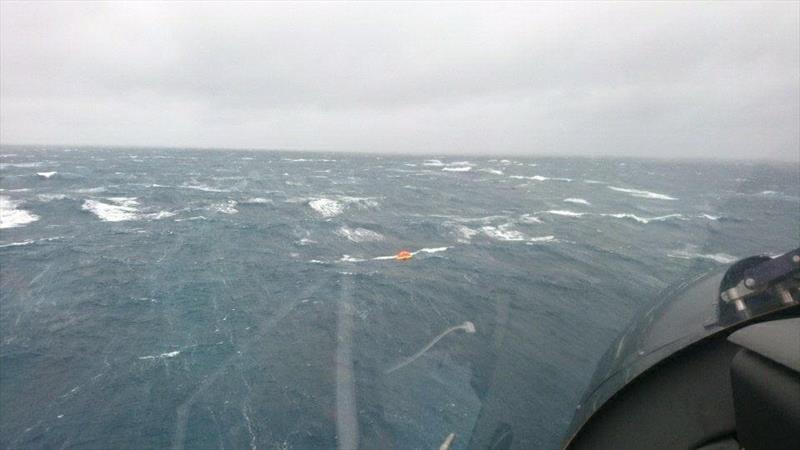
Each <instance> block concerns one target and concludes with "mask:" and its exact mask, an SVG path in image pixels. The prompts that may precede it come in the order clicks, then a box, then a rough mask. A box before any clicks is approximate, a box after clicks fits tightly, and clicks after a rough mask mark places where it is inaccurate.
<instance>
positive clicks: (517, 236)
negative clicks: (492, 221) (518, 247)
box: [481, 223, 525, 241]
mask: <svg viewBox="0 0 800 450" xmlns="http://www.w3.org/2000/svg"><path fill="white" fill-rule="evenodd" d="M481 231H482V232H483V234H485V235H487V236H489V237H490V238H492V239H497V240H500V241H524V240H525V235H524V234H522V233H521V232H519V231H517V230H514V229H512V225H511V224H510V223H506V224H502V225H499V226H496V227H494V226H485V227H481Z"/></svg>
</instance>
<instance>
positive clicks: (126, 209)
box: [81, 200, 139, 222]
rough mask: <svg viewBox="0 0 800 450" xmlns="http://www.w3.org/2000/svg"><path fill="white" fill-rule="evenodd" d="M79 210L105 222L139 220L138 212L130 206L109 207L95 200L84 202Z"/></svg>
mask: <svg viewBox="0 0 800 450" xmlns="http://www.w3.org/2000/svg"><path fill="white" fill-rule="evenodd" d="M81 209H83V210H84V211H89V212H91V213H92V214H94V215H95V216H97V217H98V218H100V220H103V221H106V222H122V221H126V220H136V219H138V218H139V215H138V211H137V210H136V208H134V207H132V206H125V205H119V204H117V205H110V204H108V203H103V202H100V201H97V200H86V201H84V202H83V205H82V206H81Z"/></svg>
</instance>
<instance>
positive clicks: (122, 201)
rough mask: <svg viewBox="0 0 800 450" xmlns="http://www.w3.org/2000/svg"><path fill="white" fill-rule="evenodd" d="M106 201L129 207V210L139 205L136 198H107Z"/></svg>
mask: <svg viewBox="0 0 800 450" xmlns="http://www.w3.org/2000/svg"><path fill="white" fill-rule="evenodd" d="M106 200H108V201H110V202H112V203H115V204H117V205H120V206H127V207H129V208H133V207H135V206H138V205H139V201H138V200H137V199H136V197H106Z"/></svg>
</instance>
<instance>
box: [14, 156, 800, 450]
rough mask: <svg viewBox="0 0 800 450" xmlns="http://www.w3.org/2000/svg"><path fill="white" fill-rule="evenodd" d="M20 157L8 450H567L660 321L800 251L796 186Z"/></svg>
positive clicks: (699, 178) (572, 165) (666, 164)
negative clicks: (682, 292) (586, 393)
mask: <svg viewBox="0 0 800 450" xmlns="http://www.w3.org/2000/svg"><path fill="white" fill-rule="evenodd" d="M0 153H1V154H2V158H0V188H1V189H2V192H0V213H1V214H0V227H1V228H0V448H5V449H36V448H68V449H69V448H74V449H148V448H159V449H162V448H175V449H181V448H184V449H206V448H208V449H212V448H213V449H234V448H237V449H238V448H249V449H301V450H306V449H334V448H353V447H355V446H358V447H359V448H362V449H432V448H438V446H439V445H440V444H441V443H442V442H443V441H444V440H445V438H446V437H447V436H448V435H449V434H450V433H455V436H456V437H455V441H454V443H453V447H452V448H453V449H465V448H476V449H477V448H485V447H486V446H487V445H488V443H489V442H491V440H492V439H497V437H498V433H500V434H503V433H506V434H509V433H510V434H511V435H513V448H518V449H555V448H558V447H559V445H560V444H561V442H562V439H563V438H564V433H565V432H566V429H567V426H568V424H569V422H570V420H571V418H572V414H573V412H574V410H575V407H576V405H577V403H578V401H579V398H580V397H581V395H582V393H583V390H584V389H585V388H586V387H587V384H588V383H589V380H590V378H591V376H592V372H593V369H594V367H595V364H596V363H597V361H598V360H599V358H600V357H601V356H602V354H603V352H604V351H605V350H606V347H607V346H608V345H609V344H610V343H611V342H612V340H613V339H614V338H615V336H616V335H617V333H619V332H620V331H621V330H622V329H623V328H624V327H625V326H626V325H627V322H628V320H629V319H631V317H632V316H633V315H634V313H635V312H636V311H637V310H638V309H639V308H642V307H645V306H646V305H648V304H649V303H650V302H652V301H653V300H654V299H655V298H656V297H657V295H658V293H659V292H660V291H661V290H662V289H664V288H666V287H668V286H670V285H672V284H674V283H679V282H682V281H685V280H687V279H690V278H693V277H695V276H697V275H699V274H702V273H704V272H707V271H709V270H714V269H717V268H720V267H723V266H724V265H726V264H729V263H731V262H733V261H735V260H736V259H737V258H741V257H745V256H749V255H753V254H773V255H775V254H780V253H783V252H785V251H787V250H790V249H791V248H794V247H797V246H798V242H800V228H799V227H800V180H799V179H798V177H800V175H799V174H800V168H798V167H797V166H796V165H792V164H788V163H787V164H780V163H769V164H766V163H765V164H762V163H754V162H710V161H677V162H676V161H648V160H634V159H588V158H543V157H542V158H519V157H515V158H510V157H509V158H507V159H502V158H496V159H495V158H490V157H487V158H482V157H472V156H471V157H461V158H454V157H444V156H438V157H437V156H427V157H421V156H374V155H355V154H341V153H336V154H318V153H297V152H256V151H223V150H220V151H212V150H203V151H201V150H178V149H172V150H169V149H122V148H115V149H99V148H98V149H87V148H23V147H11V146H6V147H3V148H2V149H0ZM401 250H406V251H409V252H412V255H413V257H412V258H411V259H410V260H407V261H398V260H396V259H394V258H393V255H395V254H396V253H398V252H399V251H401Z"/></svg>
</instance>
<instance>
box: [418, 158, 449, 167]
mask: <svg viewBox="0 0 800 450" xmlns="http://www.w3.org/2000/svg"><path fill="white" fill-rule="evenodd" d="M422 165H423V166H429V167H442V166H443V165H444V163H443V162H441V161H439V160H438V159H426V160H425V162H423V163H422Z"/></svg>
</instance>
